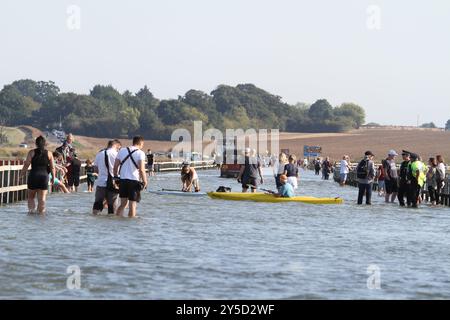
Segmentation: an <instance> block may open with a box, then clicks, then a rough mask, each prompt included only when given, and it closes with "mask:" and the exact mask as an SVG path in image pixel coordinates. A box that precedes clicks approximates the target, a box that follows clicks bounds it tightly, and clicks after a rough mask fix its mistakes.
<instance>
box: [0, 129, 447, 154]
mask: <svg viewBox="0 0 450 320" xmlns="http://www.w3.org/2000/svg"><path fill="white" fill-rule="evenodd" d="M20 129H22V130H23V129H25V128H22V127H21V128H20ZM23 131H25V133H26V134H27V138H28V139H26V140H27V142H31V141H30V138H29V134H30V132H31V133H32V135H33V138H35V136H36V135H37V134H40V131H39V130H37V129H35V128H32V127H27V128H26V130H23ZM108 140H109V139H103V138H92V137H85V136H77V135H75V145H76V148H77V150H78V153H79V155H80V158H92V157H94V156H95V154H96V153H97V152H98V150H100V149H102V148H104V147H105V145H106V143H107V141H108ZM122 143H123V144H124V145H128V144H130V143H131V141H130V140H122ZM175 144H176V142H172V141H156V140H147V141H146V142H145V146H144V150H147V149H152V150H153V151H169V150H170V149H171V148H172V147H173V146H174V145H175ZM304 145H311V146H321V147H322V151H323V154H322V156H329V157H331V159H333V160H339V159H340V158H341V157H342V155H344V154H347V155H349V156H350V158H351V159H352V160H353V161H357V160H359V159H360V158H361V157H362V155H363V153H364V152H365V151H366V150H371V151H372V152H373V153H375V155H376V157H375V158H376V160H381V159H382V158H384V157H385V156H386V154H387V152H388V151H389V150H390V149H395V150H396V151H397V152H398V153H401V150H402V149H406V150H410V151H413V152H416V153H419V154H420V155H421V156H422V157H423V158H424V159H427V158H428V157H430V156H435V155H436V154H442V155H443V156H444V157H445V158H446V159H450V132H449V131H447V132H445V131H431V130H402V129H384V130H383V129H361V130H354V131H351V132H348V133H281V134H280V148H281V149H289V152H290V153H293V154H296V155H297V157H300V158H302V157H303V146H304ZM30 147H32V144H30ZM54 148H56V145H54V144H51V145H50V146H49V149H50V150H52V149H54ZM2 149H3V151H8V152H9V153H10V154H14V157H18V158H21V157H22V156H23V154H24V151H25V150H24V149H18V148H8V150H5V149H6V148H2ZM16 154H17V156H16ZM2 156H3V157H4V156H5V155H2Z"/></svg>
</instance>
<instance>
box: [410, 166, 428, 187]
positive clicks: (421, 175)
mask: <svg viewBox="0 0 450 320" xmlns="http://www.w3.org/2000/svg"><path fill="white" fill-rule="evenodd" d="M427 169H428V168H427V166H426V165H425V163H423V162H422V161H419V160H417V161H414V162H411V164H410V170H411V175H412V176H413V177H414V178H415V179H416V180H417V184H418V185H419V186H421V187H423V185H424V184H425V181H426V180H427V176H426V172H427Z"/></svg>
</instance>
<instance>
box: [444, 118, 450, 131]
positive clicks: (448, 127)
mask: <svg viewBox="0 0 450 320" xmlns="http://www.w3.org/2000/svg"><path fill="white" fill-rule="evenodd" d="M445 130H447V131H450V119H449V120H448V121H447V123H446V124H445Z"/></svg>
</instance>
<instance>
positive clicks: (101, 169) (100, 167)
mask: <svg viewBox="0 0 450 320" xmlns="http://www.w3.org/2000/svg"><path fill="white" fill-rule="evenodd" d="M120 146H121V145H120V141H119V140H111V141H109V142H108V146H107V147H106V149H104V150H101V151H100V152H99V153H97V155H96V156H95V161H94V172H95V173H97V174H98V178H97V181H96V189H95V201H94V206H93V208H92V213H93V214H98V213H99V212H101V211H102V210H103V202H104V201H105V199H106V201H107V203H108V214H114V210H115V208H116V207H117V205H116V203H117V198H118V196H119V190H118V189H116V188H114V185H113V184H112V183H113V179H112V178H113V176H114V175H113V168H114V163H115V161H116V157H117V153H118V151H119V149H120ZM108 176H109V183H108Z"/></svg>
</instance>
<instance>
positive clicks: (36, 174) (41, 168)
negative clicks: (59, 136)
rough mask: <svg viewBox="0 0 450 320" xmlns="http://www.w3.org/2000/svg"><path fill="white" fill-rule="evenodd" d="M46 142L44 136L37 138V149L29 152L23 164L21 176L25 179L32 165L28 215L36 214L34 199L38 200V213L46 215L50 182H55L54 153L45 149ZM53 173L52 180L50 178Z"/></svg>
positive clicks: (29, 179) (29, 181) (29, 182)
mask: <svg viewBox="0 0 450 320" xmlns="http://www.w3.org/2000/svg"><path fill="white" fill-rule="evenodd" d="M45 146H46V141H45V138H44V137H43V136H39V137H37V138H36V149H33V150H31V151H30V152H28V155H27V159H26V160H25V163H24V164H23V167H22V171H21V172H20V175H21V176H22V177H24V176H25V175H26V173H27V171H28V168H29V167H30V165H31V170H30V173H29V174H28V213H35V212H36V205H35V202H34V199H35V198H36V195H37V198H38V206H37V212H38V213H40V214H43V213H45V201H46V198H47V193H48V182H49V179H51V181H50V182H51V184H52V185H53V184H54V182H55V175H56V172H55V166H54V162H53V153H52V152H50V151H47V150H46V149H45ZM49 173H51V178H50V177H49Z"/></svg>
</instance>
